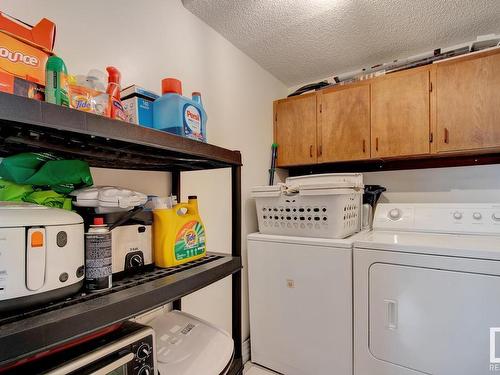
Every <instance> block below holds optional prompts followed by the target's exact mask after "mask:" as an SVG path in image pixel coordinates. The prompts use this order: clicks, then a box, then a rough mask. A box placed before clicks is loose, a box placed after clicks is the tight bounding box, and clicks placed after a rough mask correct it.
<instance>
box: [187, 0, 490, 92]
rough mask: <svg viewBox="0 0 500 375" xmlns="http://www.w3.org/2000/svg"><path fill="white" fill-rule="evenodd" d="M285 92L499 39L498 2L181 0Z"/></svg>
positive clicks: (453, 0)
mask: <svg viewBox="0 0 500 375" xmlns="http://www.w3.org/2000/svg"><path fill="white" fill-rule="evenodd" d="M182 1H183V3H184V6H185V7H186V8H187V9H189V10H190V11H191V12H192V13H194V14H195V15H197V16H198V17H200V18H201V19H202V20H204V21H205V22H206V23H207V24H209V25H210V26H212V27H213V28H214V29H215V30H217V31H218V32H219V33H220V34H222V35H223V36H224V37H225V38H226V39H228V40H229V41H231V42H232V43H233V44H234V45H235V46H237V47H238V48H239V49H241V50H242V51H243V52H245V53H246V54H247V55H249V56H250V57H251V58H253V59H254V60H255V61H257V63H259V64H260V65H261V66H262V67H263V68H264V69H266V70H268V71H269V72H271V73H272V74H273V75H274V76H276V77H277V78H278V79H280V80H281V81H282V82H284V83H285V84H287V85H288V86H293V85H297V84H299V83H304V82H309V81H313V80H316V79H320V78H324V77H328V76H332V75H334V74H340V73H345V72H349V71H352V70H355V69H358V68H362V67H368V66H371V65H374V64H377V63H382V62H387V61H390V60H392V59H395V58H403V57H409V56H412V55H415V54H418V53H422V52H427V51H430V50H433V49H435V48H439V47H448V46H453V45H455V44H459V43H463V42H468V41H471V40H474V39H475V38H476V36H478V35H483V34H490V33H500V0H182Z"/></svg>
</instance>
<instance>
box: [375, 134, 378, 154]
mask: <svg viewBox="0 0 500 375" xmlns="http://www.w3.org/2000/svg"><path fill="white" fill-rule="evenodd" d="M375 151H378V137H376V138H375Z"/></svg>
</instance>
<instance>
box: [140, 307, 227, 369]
mask: <svg viewBox="0 0 500 375" xmlns="http://www.w3.org/2000/svg"><path fill="white" fill-rule="evenodd" d="M148 324H149V325H150V326H151V327H152V328H153V329H154V331H155V333H156V350H157V361H158V370H159V371H160V373H161V374H176V375H198V374H207V375H209V374H214V375H216V374H220V373H222V372H223V371H224V369H225V368H226V367H227V365H228V364H229V362H230V361H231V359H232V357H233V350H234V343H233V339H232V338H231V336H229V334H228V333H226V332H225V331H223V330H221V329H220V328H217V327H215V326H214V325H212V324H210V323H208V322H206V321H203V320H201V319H199V318H197V317H195V316H193V315H190V314H186V313H185V312H181V311H175V310H174V311H171V312H169V313H166V314H164V315H161V316H159V317H157V318H154V319H153V320H152V321H151V322H149V323H148Z"/></svg>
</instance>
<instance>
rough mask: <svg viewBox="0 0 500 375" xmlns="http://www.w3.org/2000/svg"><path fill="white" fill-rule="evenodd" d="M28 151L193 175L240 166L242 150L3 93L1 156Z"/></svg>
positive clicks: (103, 164) (109, 165)
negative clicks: (196, 172)
mask: <svg viewBox="0 0 500 375" xmlns="http://www.w3.org/2000/svg"><path fill="white" fill-rule="evenodd" d="M26 151H52V152H56V153H58V154H61V155H63V156H66V157H70V158H79V159H82V160H86V161H87V162H88V163H89V164H90V165H91V166H94V167H103V168H116V169H141V170H156V171H192V170H203V169H215V168H227V167H231V166H237V165H241V154H240V152H239V151H232V150H228V149H225V148H222V147H218V146H214V145H211V144H208V143H203V142H198V141H195V140H192V139H188V138H184V137H180V136H177V135H174V134H170V133H166V132H163V131H158V130H154V129H149V128H145V127H142V126H138V125H134V124H130V123H128V122H123V121H117V120H112V119H109V118H107V117H103V116H98V115H94V114H91V113H85V112H82V111H78V110H75V109H70V108H65V107H61V106H57V105H53V104H49V103H45V102H40V101H37V100H33V99H28V98H24V97H20V96H16V95H11V94H6V93H0V155H9V154H13V153H18V152H26Z"/></svg>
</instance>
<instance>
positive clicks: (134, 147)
mask: <svg viewBox="0 0 500 375" xmlns="http://www.w3.org/2000/svg"><path fill="white" fill-rule="evenodd" d="M27 151H35V152H48V151H50V152H54V153H57V154H58V155H62V156H64V157H67V158H78V159H81V160H85V161H87V162H88V163H89V165H90V166H93V167H103V168H114V169H134V170H152V171H165V172H171V173H172V192H173V194H175V195H177V196H180V192H181V173H182V172H184V171H196V170H206V169H218V168H230V169H231V203H232V209H231V213H232V220H231V230H232V239H231V255H230V256H229V255H224V254H218V253H209V255H208V256H207V257H206V258H203V259H201V260H198V261H194V262H190V263H187V264H185V265H182V266H178V267H173V268H169V269H154V270H152V271H149V272H146V273H144V274H140V275H137V276H134V277H131V278H127V279H124V280H120V281H118V282H116V283H114V285H113V288H112V289H111V290H109V291H106V292H101V293H96V294H79V295H76V296H74V297H72V298H69V299H66V300H64V301H58V302H54V303H51V304H47V305H44V306H41V307H37V308H35V309H31V310H27V311H21V312H15V313H12V314H10V315H9V314H3V315H0V368H1V367H2V366H4V365H6V364H8V363H12V362H13V361H18V360H20V359H23V358H27V357H28V356H33V355H38V354H40V353H42V352H44V351H47V350H49V349H52V348H54V347H57V346H59V345H61V344H64V343H67V342H69V341H71V340H72V339H74V338H79V337H83V336H85V335H87V334H90V333H94V332H97V331H99V330H101V329H103V328H105V327H111V326H112V325H114V324H116V323H119V322H121V321H124V320H127V319H129V318H131V317H133V316H136V315H137V314H140V313H143V312H146V311H149V310H152V309H154V308H156V307H158V306H161V305H163V304H166V303H169V302H174V307H176V308H181V303H180V298H181V297H183V296H185V295H187V294H189V293H192V292H194V291H196V290H199V289H201V288H203V287H205V286H207V285H209V284H211V283H213V282H215V281H218V280H221V279H222V278H225V277H227V276H230V275H231V277H232V334H233V339H234V342H235V360H234V363H233V366H232V368H231V370H230V374H240V373H242V369H243V363H242V353H241V268H242V263H241V154H240V152H239V151H232V150H228V149H225V148H221V147H217V146H214V145H210V144H206V143H202V142H198V141H195V140H191V139H187V138H183V137H179V136H176V135H172V134H169V133H165V132H161V131H156V130H153V129H149V128H144V127H141V126H137V125H133V124H129V123H126V122H122V121H117V120H111V119H109V118H106V117H102V116H97V115H94V114H89V113H85V112H80V111H77V110H73V109H69V108H64V107H60V106H56V105H52V104H48V103H44V102H40V101H36V100H32V99H28V98H24V97H20V96H15V95H10V94H5V93H0V156H5V155H11V154H14V153H18V152H27Z"/></svg>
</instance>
